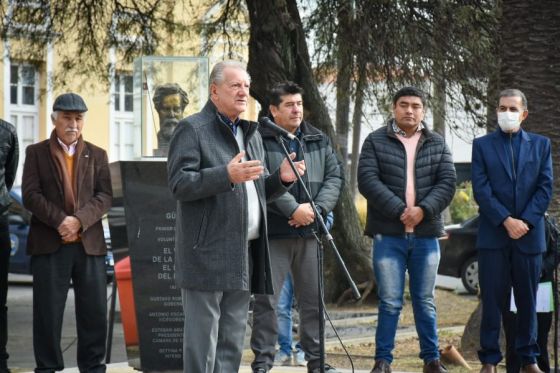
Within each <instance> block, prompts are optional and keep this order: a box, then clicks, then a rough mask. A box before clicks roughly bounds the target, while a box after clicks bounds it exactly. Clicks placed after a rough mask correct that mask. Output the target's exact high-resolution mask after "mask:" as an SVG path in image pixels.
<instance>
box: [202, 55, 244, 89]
mask: <svg viewBox="0 0 560 373" xmlns="http://www.w3.org/2000/svg"><path fill="white" fill-rule="evenodd" d="M228 67H229V68H232V69H238V70H243V71H244V72H245V74H247V78H249V81H251V76H250V75H249V73H248V72H247V68H246V67H245V64H243V63H242V62H239V61H234V60H226V61H220V62H218V63H217V64H215V65H214V67H213V68H212V72H211V73H210V84H221V83H223V82H224V80H225V77H224V70H225V69H226V68H228Z"/></svg>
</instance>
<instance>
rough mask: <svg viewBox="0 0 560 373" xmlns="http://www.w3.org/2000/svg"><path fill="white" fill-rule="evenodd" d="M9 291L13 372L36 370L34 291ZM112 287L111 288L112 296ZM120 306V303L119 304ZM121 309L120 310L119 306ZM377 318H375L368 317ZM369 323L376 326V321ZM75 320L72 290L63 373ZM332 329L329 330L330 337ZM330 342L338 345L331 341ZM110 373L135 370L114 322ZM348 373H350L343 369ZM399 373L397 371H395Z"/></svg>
mask: <svg viewBox="0 0 560 373" xmlns="http://www.w3.org/2000/svg"><path fill="white" fill-rule="evenodd" d="M10 280H11V284H10V288H9V291H8V320H9V327H8V328H9V329H8V332H9V341H8V352H9V353H10V359H9V365H10V368H11V369H12V371H13V372H16V373H17V372H30V371H32V370H33V368H34V359H33V352H32V351H33V344H32V343H33V338H32V328H31V325H32V288H31V278H30V276H14V275H10ZM447 283H448V284H447V286H450V287H454V286H456V285H454V282H453V281H451V282H449V281H447ZM110 291H111V287H108V293H109V294H110ZM117 304H118V302H117ZM117 309H118V307H117ZM365 317H366V318H368V317H374V316H365ZM335 323H336V324H337V328H339V327H341V328H342V329H344V326H343V325H342V324H344V323H346V321H345V320H337V321H335ZM368 324H370V325H373V320H372V322H371V323H369V322H368ZM75 330H76V321H75V318H74V294H73V292H72V291H70V292H69V294H68V299H67V302H66V311H65V319H64V327H63V331H62V346H63V355H64V362H65V365H66V367H68V369H65V370H64V372H72V373H74V372H78V369H77V368H72V367H76V365H77V364H76V358H75V356H76V337H75V335H76V332H75ZM346 330H347V331H346V333H347V335H345V336H343V340H344V341H348V340H349V339H366V340H373V333H372V331H371V330H367V331H364V330H363V328H362V330H361V331H360V330H355V329H352V328H351V327H350V328H346ZM328 334H329V330H328V329H327V335H328ZM327 343H329V344H330V343H337V342H336V341H330V340H328V341H327ZM108 371H109V372H110V373H121V372H122V373H132V372H134V370H133V369H132V368H130V367H128V364H127V357H126V351H125V348H124V335H123V330H122V325H121V324H120V323H115V327H114V335H113V346H112V349H111V364H110V365H109V366H108ZM340 371H341V372H346V373H349V372H351V370H340ZM240 372H241V373H250V372H251V370H250V368H249V367H247V366H244V367H242V368H241V370H240ZM273 372H274V373H288V372H306V369H305V368H302V367H297V368H296V367H278V368H275V369H274V370H273ZM355 372H356V373H369V371H364V370H360V371H355ZM395 373H397V372H395Z"/></svg>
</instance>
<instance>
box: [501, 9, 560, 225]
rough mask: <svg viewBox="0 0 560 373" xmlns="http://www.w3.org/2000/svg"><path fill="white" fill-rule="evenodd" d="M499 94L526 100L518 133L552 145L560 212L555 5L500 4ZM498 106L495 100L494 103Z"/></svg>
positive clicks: (559, 49)
mask: <svg viewBox="0 0 560 373" xmlns="http://www.w3.org/2000/svg"><path fill="white" fill-rule="evenodd" d="M502 10H503V18H502V23H501V33H500V34H501V39H502V40H501V43H500V44H501V45H502V46H503V47H502V52H501V54H502V55H501V66H500V79H499V83H498V87H499V90H502V89H505V88H518V89H520V90H521V91H523V93H525V95H526V96H527V101H528V107H529V117H528V118H527V120H526V121H525V122H524V124H523V127H524V128H525V129H527V130H529V131H533V132H537V133H540V134H542V135H544V136H547V137H549V138H550V140H551V141H552V161H553V165H554V174H555V175H556V177H555V178H554V192H555V193H554V194H553V198H554V200H553V202H552V203H551V204H550V211H553V212H554V213H555V214H556V215H557V216H558V213H559V208H560V193H559V192H560V178H559V177H558V175H559V172H560V131H559V130H558V118H559V117H560V105H558V98H559V97H560V58H559V56H560V43H559V42H558V36H559V34H558V25H559V24H560V1H557V0H503V8H502ZM496 102H497V98H496Z"/></svg>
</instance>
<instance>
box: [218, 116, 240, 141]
mask: <svg viewBox="0 0 560 373" xmlns="http://www.w3.org/2000/svg"><path fill="white" fill-rule="evenodd" d="M218 115H219V116H220V119H221V120H222V121H223V122H224V123H225V124H226V125H227V126H228V127H229V129H230V130H231V132H233V135H234V136H235V135H237V127H239V120H240V119H239V118H237V119H236V120H235V121H232V120H231V119H229V118H228V117H226V116H225V115H224V114H222V113H218Z"/></svg>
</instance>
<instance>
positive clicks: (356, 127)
mask: <svg viewBox="0 0 560 373" xmlns="http://www.w3.org/2000/svg"><path fill="white" fill-rule="evenodd" d="M357 73H358V81H357V82H356V101H355V102H354V115H353V116H352V159H351V161H350V193H352V196H353V197H356V192H357V190H358V160H359V159H360V134H361V130H362V118H363V116H364V113H363V106H364V96H365V93H366V83H367V69H366V64H365V61H363V59H361V60H360V62H359V63H358V71H357Z"/></svg>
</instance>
